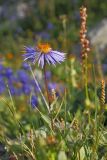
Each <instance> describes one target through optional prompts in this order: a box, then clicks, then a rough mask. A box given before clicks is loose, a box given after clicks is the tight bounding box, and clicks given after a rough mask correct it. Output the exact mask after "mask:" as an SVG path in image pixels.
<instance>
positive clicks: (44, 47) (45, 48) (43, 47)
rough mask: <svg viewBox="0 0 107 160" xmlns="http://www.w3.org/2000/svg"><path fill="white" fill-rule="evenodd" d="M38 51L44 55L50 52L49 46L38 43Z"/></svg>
mask: <svg viewBox="0 0 107 160" xmlns="http://www.w3.org/2000/svg"><path fill="white" fill-rule="evenodd" d="M37 48H38V50H39V51H40V52H42V53H44V54H47V53H48V52H50V51H51V46H50V45H49V44H48V43H39V44H38V46H37Z"/></svg>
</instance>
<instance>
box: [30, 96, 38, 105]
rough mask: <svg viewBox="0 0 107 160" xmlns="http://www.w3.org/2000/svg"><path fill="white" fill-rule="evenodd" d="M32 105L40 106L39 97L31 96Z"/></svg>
mask: <svg viewBox="0 0 107 160" xmlns="http://www.w3.org/2000/svg"><path fill="white" fill-rule="evenodd" d="M31 106H32V108H35V107H37V106H38V99H37V97H36V96H34V95H32V96H31Z"/></svg>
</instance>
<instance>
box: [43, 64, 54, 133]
mask: <svg viewBox="0 0 107 160" xmlns="http://www.w3.org/2000/svg"><path fill="white" fill-rule="evenodd" d="M44 82H45V89H46V93H47V99H48V105H49V114H50V118H51V127H52V130H53V128H54V127H53V116H52V113H51V108H50V107H51V106H50V105H51V102H50V95H49V90H48V82H47V78H46V63H45V64H44Z"/></svg>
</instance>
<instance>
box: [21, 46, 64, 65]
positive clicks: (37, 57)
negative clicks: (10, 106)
mask: <svg viewBox="0 0 107 160" xmlns="http://www.w3.org/2000/svg"><path fill="white" fill-rule="evenodd" d="M25 52H26V53H25V54H24V55H23V56H24V61H26V60H30V61H31V62H33V63H36V62H38V65H39V66H41V67H42V68H43V67H44V65H45V63H48V64H49V65H50V64H53V65H56V63H61V62H63V61H64V60H65V54H64V53H62V52H58V51H54V50H52V48H51V47H50V45H49V44H47V43H44V44H38V45H37V47H36V48H32V47H26V48H25Z"/></svg>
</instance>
